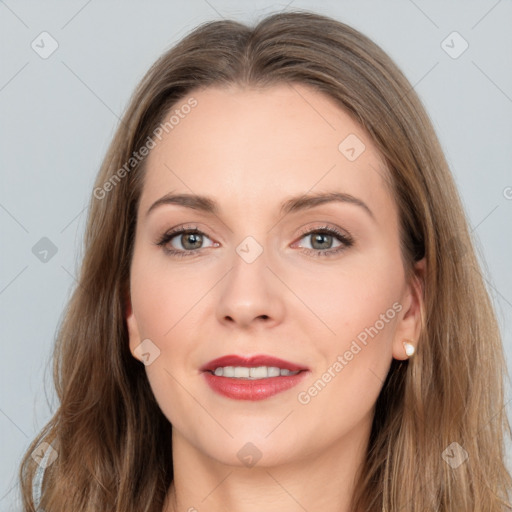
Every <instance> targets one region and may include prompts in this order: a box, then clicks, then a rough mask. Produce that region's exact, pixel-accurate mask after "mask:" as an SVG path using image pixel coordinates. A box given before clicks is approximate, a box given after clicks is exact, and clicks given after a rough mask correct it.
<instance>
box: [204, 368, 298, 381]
mask: <svg viewBox="0 0 512 512" xmlns="http://www.w3.org/2000/svg"><path fill="white" fill-rule="evenodd" d="M213 373H214V374H215V375H217V376H218V377H231V378H235V379H267V378H269V377H279V376H281V377H286V376H287V375H296V374H297V373H299V371H298V370H297V371H295V372H292V371H290V370H287V369H284V368H283V369H281V368H277V366H257V367H254V368H247V367H245V366H224V367H219V368H215V371H214V372H213Z"/></svg>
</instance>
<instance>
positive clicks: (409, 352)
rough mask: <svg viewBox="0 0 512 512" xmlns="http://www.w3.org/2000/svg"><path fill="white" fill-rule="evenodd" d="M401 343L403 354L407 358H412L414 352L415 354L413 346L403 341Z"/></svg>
mask: <svg viewBox="0 0 512 512" xmlns="http://www.w3.org/2000/svg"><path fill="white" fill-rule="evenodd" d="M402 343H403V345H404V350H405V353H406V354H407V355H408V356H409V357H411V356H413V355H414V352H416V349H415V348H414V345H413V344H412V343H409V342H408V341H403V342H402Z"/></svg>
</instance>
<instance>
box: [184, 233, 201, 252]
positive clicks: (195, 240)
mask: <svg viewBox="0 0 512 512" xmlns="http://www.w3.org/2000/svg"><path fill="white" fill-rule="evenodd" d="M184 237H185V243H184V244H183V247H185V248H186V249H197V248H198V246H200V245H201V235H200V234H199V233H188V234H186V235H184ZM189 241H191V243H192V245H194V244H195V246H194V247H187V243H188V242H189Z"/></svg>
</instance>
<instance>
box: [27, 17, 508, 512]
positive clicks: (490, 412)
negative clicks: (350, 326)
mask: <svg viewBox="0 0 512 512" xmlns="http://www.w3.org/2000/svg"><path fill="white" fill-rule="evenodd" d="M278 83H289V84H293V83H301V84H306V85H309V86H311V87H313V88H314V89H316V90H317V91H320V92H323V93H324V94H326V95H328V96H329V97H331V98H333V99H334V100H335V101H336V102H337V103H338V104H339V105H340V107H341V108H343V109H344V110H345V111H346V112H348V113H349V114H351V115H352V116H353V117H354V119H355V120H356V121H358V122H359V123H360V124H361V126H363V127H364V128H365V129H366V130H367V132H368V134H369V135H370V136H371V138H372V139H373V141H374V143H375V144H376V145H377V148H378V149H379V151H380V152H381V154H382V156H383V157H384V159H385V161H386V163H387V166H388V168H389V173H390V176H391V181H392V182H391V187H392V191H393V194H394V198H395V201H396V203H397V205H398V209H399V215H400V230H401V233H400V235H401V248H402V256H403V261H404V266H405V268H406V271H407V275H408V276H411V275H412V268H413V264H414V262H415V261H417V260H419V259H421V258H422V257H425V258H426V267H427V274H426V276H425V283H424V301H425V304H424V325H423V328H422V332H421V336H420V339H419V340H418V350H417V353H416V355H415V357H414V358H413V359H411V360H410V361H397V360H393V362H392V365H391V369H390V371H389V374H388V377H387V379H386V382H385V383H384V386H383V388H382V391H381V394H380V396H379V398H378V401H377V404H376V413H375V418H374V422H373V427H372V432H371V437H370V443H369V448H368V452H367V454H366V458H365V464H364V467H363V468H362V469H361V472H360V474H359V475H357V476H358V483H357V486H356V492H355V494H354V497H353V507H352V510H356V509H359V508H361V509H362V510H366V511H371V512H373V511H375V512H381V510H386V511H398V510H407V511H411V512H412V511H414V512H425V511H426V510H429V511H434V510H437V511H443V512H455V511H457V512H459V511H461V510H464V511H475V512H476V511H483V510H485V511H490V512H498V511H499V512H502V511H503V510H504V509H505V506H510V503H509V499H510V496H508V490H509V489H510V488H511V487H512V479H511V476H510V474H509V473H508V471H507V469H506V467H505V464H504V450H505V448H504V439H505V434H507V435H510V433H511V430H510V424H509V421H508V419H507V416H506V414H505V409H504V390H503V384H504V378H505V376H506V374H507V373H506V367H505V363H504V356H503V347H502V341H501V338H500V332H499V328H498V325H497V321H496V317H495V313H494V311H493V307H492V304H491V301H490V298H489V295H488V292H487V290H486V287H485V284H484V279H483V277H482V275H481V273H480V268H479V263H478V260H477V257H476V255H475V250H474V248H473V245H472V240H471V238H470V234H469V231H468V222H467V219H466V216H465V213H464V210H463V208H462V206H461V201H460V199H459V195H458V193H457V190H456V187H455V185H454V181H453V179H452V176H451V174H450V171H449V168H448V165H447V162H446V160H445V158H444V155H443V153H442V150H441V147H440V144H439V142H438V139H437V137H436V135H435V133H434V129H433V127H432V124H431V122H430V120H429V117H428V115H427V114H426V112H425V110H424V108H423V106H422V104H421V102H420V100H419V99H418V97H417V95H416V93H415V92H414V90H413V89H412V87H411V85H410V83H409V82H408V81H407V79H406V78H405V77H404V75H403V74H402V72H401V71H400V70H399V69H398V68H397V66H396V65H395V64H394V63H393V61H392V60H391V59H390V58H389V56H388V55H386V54H385V53H384V52H383V51H382V49H380V48H379V47H378V46H377V45H376V44H375V43H373V42H372V41H371V40H370V39H368V38H367V37H365V36H364V35H362V34H361V33H359V32H358V31H356V30H354V29H353V28H351V27H349V26H347V25H345V24H343V23H340V22H338V21H335V20H333V19H330V18H328V17H324V16H321V15H317V14H313V13H309V12H288V13H282V14H274V15H271V16H269V17H267V18H265V19H263V20H262V21H261V22H260V23H258V24H257V25H256V26H255V27H248V26H245V25H243V24H241V23H238V22H234V21H215V22H210V23H206V24H204V25H202V26H200V27H199V28H197V29H196V30H194V31H193V32H192V33H191V34H189V35H188V36H187V37H185V38H184V39H183V40H182V41H181V42H179V43H178V44H177V45H176V46H175V47H173V48H172V49H171V50H169V51H168V52H166V53H165V54H164V55H163V56H162V57H160V58H159V59H158V61H157V62H156V63H155V64H154V65H153V66H152V67H151V69H150V70H149V71H148V73H147V74H146V76H145V77H144V78H143V80H142V82H141V83H140V84H139V86H138V87H137V89H136V91H135V93H134V95H133V97H132V99H131V101H130V104H129V106H128V108H127V110H126V113H125V114H124V116H123V119H122V122H121V123H120V125H119V127H118V129H117V132H116V134H115V136H114V139H113V141H112V143H111V145H110V148H109V150H108V153H107V155H106V158H105V160H104V162H103V165H102V167H101V169H100V172H99V174H98V176H97V180H96V185H95V191H94V194H93V196H92V198H91V203H90V208H89V217H88V224H87V229H86V234H85V239H84V257H83V261H82V264H81V269H80V273H79V276H78V285H77V286H76V289H75V290H74V293H73V296H72V298H71V300H70V302H69V305H68V307H67V310H66V314H65V317H64V319H63V321H62V323H61V325H60V328H59V332H58V336H57V342H56V346H55V352H54V381H55V387H56V391H57V394H58V398H59V403H60V406H59V408H58V410H57V411H56V413H55V414H54V416H53V417H52V419H51V420H50V422H49V423H48V424H47V425H46V427H45V428H44V429H43V431H42V432H41V433H40V434H39V435H38V437H37V438H36V439H35V440H34V442H33V443H32V445H31V446H30V448H29V449H28V451H27V454H26V455H25V457H24V460H23V463H22V465H21V468H20V478H21V484H22V495H23V503H24V510H25V511H33V510H34V504H33V500H32V485H33V479H34V473H35V470H36V468H37V465H36V463H35V461H34V460H33V458H32V457H31V453H32V452H33V451H34V450H35V449H36V448H37V447H38V446H40V445H41V443H42V442H46V443H49V444H51V445H52V446H53V448H54V449H55V450H56V451H57V453H58V458H57V459H56V460H55V461H54V462H53V463H52V464H51V465H50V466H48V467H47V469H46V471H45V475H44V481H43V487H42V500H41V507H42V508H43V509H44V510H45V511H46V512H61V511H62V512H63V511H66V512H68V511H73V512H85V511H94V512H97V511H101V512H107V511H112V512H161V510H162V507H163V504H164V498H165V495H166V493H167V491H168V488H169V486H170V483H171V481H172V478H173V468H172V452H171V425H170V423H169V421H168V420H167V419H166V418H165V416H164V415H163V413H162V412H161V411H160V409H159V407H158V405H157V403H156V401H155V399H154V397H153V394H152V391H151V389H150V387H149V384H148V380H147V378H146V373H145V370H144V366H143V365H142V364H141V363H140V362H138V361H136V360H135V359H134V358H133V357H132V355H131V353H130V351H129V346H128V336H127V327H126V322H125V305H126V301H125V299H126V297H127V294H128V289H129V277H130V275H129V270H130V261H131V254H132V250H133V242H134V228H135V219H136V212H137V207H138V200H139V197H140V193H141V187H142V181H143V176H144V160H143V159H142V160H141V161H140V162H139V161H138V160H137V159H136V158H134V152H137V151H138V149H140V148H141V147H143V146H144V145H147V144H148V141H149V140H150V139H151V138H154V136H155V130H156V129H157V127H158V126H159V124H160V123H162V122H163V121H164V119H165V116H166V115H167V113H168V112H169V109H170V108H171V107H173V106H175V105H178V104H181V103H183V104H185V103H187V101H190V97H191V96H192V95H193V91H194V90H197V89H198V88H204V87H208V86H210V85H230V84H238V85H242V86H244V85H250V86H257V87H266V86H271V85H273V84H278ZM121 169H124V172H123V171H121ZM452 443H457V444H456V445H454V444H452ZM454 450H456V453H457V454H458V457H459V458H460V456H461V454H464V453H467V455H468V458H467V460H465V461H464V462H463V463H461V464H460V465H458V466H457V467H455V466H456V465H455V464H450V463H449V462H450V457H453V456H454V455H453V454H454ZM462 450H464V451H462Z"/></svg>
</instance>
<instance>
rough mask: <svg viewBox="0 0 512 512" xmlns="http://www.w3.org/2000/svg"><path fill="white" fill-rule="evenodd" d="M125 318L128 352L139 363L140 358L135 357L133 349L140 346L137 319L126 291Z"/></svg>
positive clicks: (128, 293)
mask: <svg viewBox="0 0 512 512" xmlns="http://www.w3.org/2000/svg"><path fill="white" fill-rule="evenodd" d="M125 318H126V326H127V327H128V340H129V346H130V352H131V353H132V356H133V357H134V358H135V359H137V360H138V361H140V358H139V357H137V356H136V355H135V349H136V348H137V347H138V346H139V345H140V343H141V341H142V340H141V338H140V334H139V326H138V324H137V319H136V318H135V315H134V314H133V308H132V301H131V297H130V292H129V291H128V292H127V293H126V296H125Z"/></svg>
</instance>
